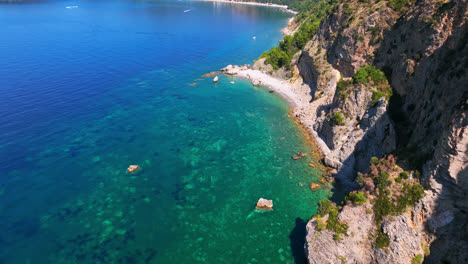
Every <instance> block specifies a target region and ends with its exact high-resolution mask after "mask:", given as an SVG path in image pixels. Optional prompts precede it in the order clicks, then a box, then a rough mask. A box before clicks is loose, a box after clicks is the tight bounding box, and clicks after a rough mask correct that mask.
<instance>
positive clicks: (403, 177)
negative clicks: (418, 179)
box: [400, 171, 408, 180]
mask: <svg viewBox="0 0 468 264" xmlns="http://www.w3.org/2000/svg"><path fill="white" fill-rule="evenodd" d="M400 177H401V178H402V179H405V180H406V179H408V173H407V172H406V171H403V172H400Z"/></svg>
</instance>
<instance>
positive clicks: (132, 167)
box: [127, 165, 140, 173]
mask: <svg viewBox="0 0 468 264" xmlns="http://www.w3.org/2000/svg"><path fill="white" fill-rule="evenodd" d="M138 170H140V166H138V165H130V166H128V168H127V172H128V173H134V172H137V171H138Z"/></svg>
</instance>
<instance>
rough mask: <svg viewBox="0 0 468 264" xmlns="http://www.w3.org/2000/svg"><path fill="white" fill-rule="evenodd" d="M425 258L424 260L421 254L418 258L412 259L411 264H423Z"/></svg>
mask: <svg viewBox="0 0 468 264" xmlns="http://www.w3.org/2000/svg"><path fill="white" fill-rule="evenodd" d="M423 258H424V257H423V255H421V254H419V255H417V256H416V257H414V258H412V259H411V264H421V262H422V261H423Z"/></svg>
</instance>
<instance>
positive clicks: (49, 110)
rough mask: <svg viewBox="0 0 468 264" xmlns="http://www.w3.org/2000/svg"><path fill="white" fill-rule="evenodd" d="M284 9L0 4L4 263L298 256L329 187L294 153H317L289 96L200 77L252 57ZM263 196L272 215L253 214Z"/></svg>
mask: <svg viewBox="0 0 468 264" xmlns="http://www.w3.org/2000/svg"><path fill="white" fill-rule="evenodd" d="M75 5H76V6H78V8H65V7H66V6H75ZM186 10H190V11H187V12H184V11H186ZM287 17H288V15H287V14H284V13H282V12H281V11H279V10H276V9H273V8H264V7H254V6H242V5H227V4H219V3H218V4H215V3H208V2H183V1H182V2H180V1H177V2H176V1H169V2H164V1H62V2H58V1H40V2H26V3H24V4H3V5H0V24H1V25H2V27H0V34H1V36H2V41H0V84H1V85H0V134H1V135H2V136H1V137H0V157H1V159H0V170H1V171H2V174H1V175H0V227H1V229H2V232H1V233H0V263H193V262H205V263H280V262H284V263H293V262H294V260H296V261H297V262H300V261H302V255H301V254H302V242H303V241H302V239H303V232H304V225H305V221H306V220H307V219H308V218H309V217H310V216H311V215H312V214H313V213H314V212H315V210H316V206H317V202H318V200H320V199H321V198H322V197H326V196H328V195H329V191H328V189H326V188H324V189H321V190H318V191H315V192H313V191H311V190H310V189H309V187H308V184H309V183H310V182H316V181H317V178H318V177H319V176H320V174H319V172H318V171H315V170H314V169H313V168H311V167H309V166H308V165H307V164H308V162H309V161H310V159H311V158H310V157H309V156H308V157H306V158H304V159H302V160H299V161H294V160H292V159H291V155H293V154H294V153H295V152H297V151H299V150H301V151H310V147H309V146H307V145H306V144H304V139H303V138H302V136H301V134H300V131H299V130H298V129H297V128H296V127H295V125H294V124H293V122H292V121H291V120H290V119H289V118H288V117H287V110H288V106H287V105H286V104H285V102H284V101H283V100H281V99H280V98H278V97H277V96H276V95H275V94H271V93H269V92H268V90H266V89H263V88H254V87H252V85H251V84H250V83H249V82H247V81H244V80H240V79H235V78H230V77H226V76H220V81H219V83H218V84H213V82H212V81H211V78H208V79H205V78H201V77H200V76H201V75H202V74H204V73H207V72H210V71H212V70H216V69H219V68H221V67H223V66H225V65H226V64H228V63H232V64H244V63H250V62H251V61H252V60H253V59H255V58H257V57H258V56H259V55H260V54H261V53H262V52H263V51H264V50H267V49H269V48H270V47H271V46H273V45H275V44H276V43H277V41H278V40H279V39H280V38H281V34H280V32H279V29H280V28H281V27H283V26H284V25H285V23H286V18H287ZM252 36H256V40H252ZM231 81H234V82H235V84H231V83H230V82H231ZM193 83H195V84H193ZM130 164H139V165H140V166H141V167H142V170H141V171H140V172H138V173H136V174H133V175H129V174H127V173H126V168H127V167H128V165H130ZM260 197H264V198H268V199H273V200H274V210H273V211H271V212H257V211H255V210H254V207H255V203H256V201H257V200H258V198H260Z"/></svg>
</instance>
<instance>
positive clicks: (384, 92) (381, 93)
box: [371, 85, 393, 107]
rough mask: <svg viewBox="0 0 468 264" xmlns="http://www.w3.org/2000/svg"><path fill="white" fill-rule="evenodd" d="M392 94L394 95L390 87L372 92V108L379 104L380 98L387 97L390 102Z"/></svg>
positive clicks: (379, 88) (381, 87)
mask: <svg viewBox="0 0 468 264" xmlns="http://www.w3.org/2000/svg"><path fill="white" fill-rule="evenodd" d="M392 94H393V91H392V88H391V87H390V86H389V85H386V86H378V87H377V90H376V91H373V92H372V102H371V105H372V107H374V106H375V105H376V104H377V103H378V102H379V100H380V98H382V97H385V99H386V100H387V101H388V100H390V97H391V96H392Z"/></svg>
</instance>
